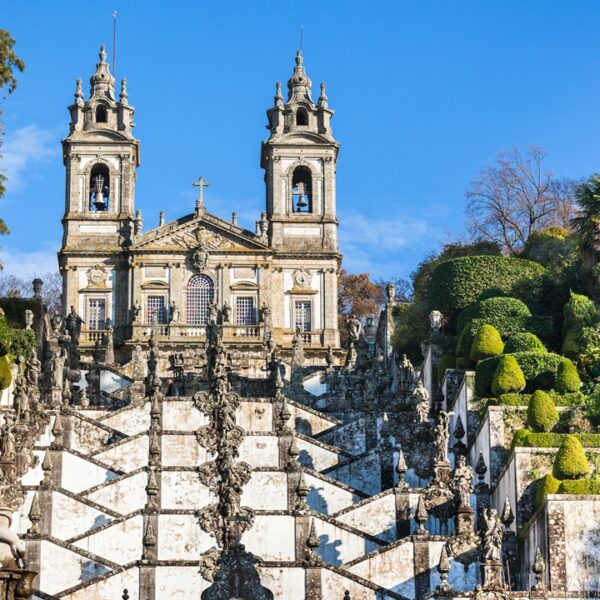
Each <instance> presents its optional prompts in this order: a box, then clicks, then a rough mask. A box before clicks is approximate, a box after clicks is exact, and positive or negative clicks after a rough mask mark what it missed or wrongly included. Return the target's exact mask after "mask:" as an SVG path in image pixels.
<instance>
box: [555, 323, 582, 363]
mask: <svg viewBox="0 0 600 600" xmlns="http://www.w3.org/2000/svg"><path fill="white" fill-rule="evenodd" d="M560 351H561V352H562V353H563V354H564V355H565V356H568V357H569V358H577V357H578V356H579V355H580V354H581V351H582V348H581V327H571V329H569V330H568V331H567V334H566V335H565V338H564V340H563V343H562V348H561V350H560Z"/></svg>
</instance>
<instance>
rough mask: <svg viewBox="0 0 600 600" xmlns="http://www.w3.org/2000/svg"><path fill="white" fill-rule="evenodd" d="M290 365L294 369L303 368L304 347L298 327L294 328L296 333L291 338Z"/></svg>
mask: <svg viewBox="0 0 600 600" xmlns="http://www.w3.org/2000/svg"><path fill="white" fill-rule="evenodd" d="M292 365H293V366H294V367H302V366H304V346H303V344H302V332H301V331H300V327H296V333H295V334H294V337H293V338H292Z"/></svg>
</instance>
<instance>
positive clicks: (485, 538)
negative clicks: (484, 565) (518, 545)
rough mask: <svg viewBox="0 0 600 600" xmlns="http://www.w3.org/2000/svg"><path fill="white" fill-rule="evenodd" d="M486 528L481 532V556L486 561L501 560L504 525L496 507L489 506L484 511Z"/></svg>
mask: <svg viewBox="0 0 600 600" xmlns="http://www.w3.org/2000/svg"><path fill="white" fill-rule="evenodd" d="M483 522H484V525H485V529H484V530H483V532H482V533H481V540H482V549H481V558H482V560H484V561H493V562H498V561H500V555H501V550H502V539H503V537H504V527H503V526H502V522H501V521H500V517H499V516H498V512H497V511H496V509H495V508H488V509H486V510H485V512H484V513H483Z"/></svg>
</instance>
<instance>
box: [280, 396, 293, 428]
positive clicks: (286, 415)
mask: <svg viewBox="0 0 600 600" xmlns="http://www.w3.org/2000/svg"><path fill="white" fill-rule="evenodd" d="M291 416H292V413H291V411H290V408H289V406H288V402H287V397H286V396H284V397H283V402H282V403H281V411H279V420H280V422H281V428H282V429H285V427H286V424H287V422H288V421H289V420H290V418H291Z"/></svg>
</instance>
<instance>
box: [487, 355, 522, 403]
mask: <svg viewBox="0 0 600 600" xmlns="http://www.w3.org/2000/svg"><path fill="white" fill-rule="evenodd" d="M523 389H525V377H524V376H523V371H521V367H519V363H518V362H517V359H516V358H515V357H514V356H512V355H510V354H507V355H505V356H501V357H500V360H499V361H498V366H497V367H496V371H495V372H494V378H493V379H492V393H493V394H494V396H500V395H501V394H506V393H508V392H520V391H521V390H523Z"/></svg>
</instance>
